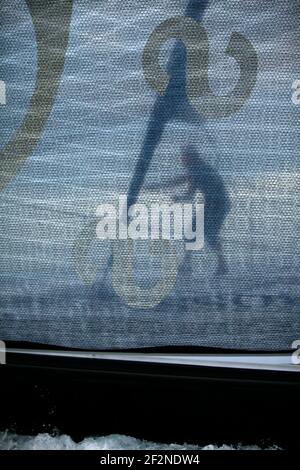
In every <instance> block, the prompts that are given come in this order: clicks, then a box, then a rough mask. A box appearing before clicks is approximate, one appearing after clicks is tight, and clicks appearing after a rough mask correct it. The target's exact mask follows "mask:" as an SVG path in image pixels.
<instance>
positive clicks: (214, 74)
mask: <svg viewBox="0 0 300 470" xmlns="http://www.w3.org/2000/svg"><path fill="white" fill-rule="evenodd" d="M42 3H43V2H41V5H42ZM185 6H186V2H185V1H180V0H169V1H167V0H164V1H159V2H158V1H157V2H153V1H150V0H149V1H148V0H147V1H143V2H140V1H138V0H124V1H123V2H119V1H116V0H107V1H105V0H103V1H96V0H80V1H74V5H73V12H72V20H71V28H70V38H69V46H68V49H67V52H66V63H65V68H64V72H63V75H62V79H61V83H60V86H59V90H58V94H57V96H56V98H55V102H54V106H53V109H52V112H51V115H50V117H49V119H48V121H47V123H46V126H45V129H44V131H43V133H42V136H41V139H40V140H39V143H38V145H37V146H36V148H35V149H34V151H33V153H32V154H31V155H30V157H29V158H28V159H27V161H26V163H25V164H24V166H23V167H22V169H21V171H20V172H19V173H18V174H17V175H16V177H15V178H14V179H13V180H12V181H11V183H10V184H9V185H7V186H6V188H4V189H3V190H2V192H1V193H0V289H1V290H0V338H1V339H2V340H18V341H33V342H39V343H46V344H52V345H61V346H66V347H77V348H97V349H107V348H132V347H134V348H135V347H144V346H159V345H195V346H197V345H199V346H212V347H224V348H242V349H265V350H270V349H272V350H279V349H281V350H282V349H289V348H290V347H291V343H292V341H293V340H295V339H298V338H299V337H300V321H299V318H300V291H299V280H300V276H299V267H300V257H299V250H300V247H299V241H300V236H299V229H300V223H299V222H300V214H299V202H300V201H299V190H300V174H299V171H300V159H299V138H300V136H299V113H300V106H299V107H297V106H295V105H294V104H293V103H292V100H291V95H292V82H293V81H294V80H296V79H300V48H299V45H300V41H299V31H300V26H299V24H300V23H299V13H300V6H299V2H298V1H296V0H295V1H293V0H290V1H287V0H274V1H273V2H270V1H268V0H251V1H250V0H249V1H238V0H226V1H225V0H224V1H223V0H212V1H211V2H209V6H208V8H207V11H206V13H205V16H204V20H203V25H204V26H205V28H206V29H207V31H208V34H209V40H210V44H211V47H210V80H211V82H210V83H211V86H212V88H213V89H214V91H215V93H216V94H217V93H220V94H221V93H226V92H228V91H229V90H231V89H232V88H233V87H234V85H235V83H236V81H237V80H238V77H239V69H238V67H237V66H236V64H235V62H234V60H233V59H231V58H230V57H229V56H227V55H225V54H224V49H225V48H226V46H227V44H228V41H229V38H230V35H231V33H232V32H233V31H238V32H240V33H242V34H244V36H245V37H247V38H248V39H249V40H250V41H251V42H252V44H253V45H254V47H255V48H256V50H257V53H258V58H259V70H258V77H257V84H256V87H255V89H254V91H253V92H252V95H251V97H250V99H249V101H247V103H246V104H245V105H244V107H243V108H242V110H241V111H240V112H238V113H237V114H235V115H232V116H230V117H229V118H224V119H219V120H215V121H208V122H206V123H205V126H203V125H202V124H200V123H199V124H191V123H188V122H171V123H169V124H168V126H167V128H166V129H165V132H164V136H163V139H162V141H161V143H160V145H159V148H158V149H157V151H156V153H155V155H154V158H153V161H152V162H151V166H150V169H149V172H148V174H147V178H146V182H147V183H149V182H153V181H157V180H161V181H164V180H168V179H169V178H171V177H173V176H175V175H179V174H182V169H181V166H180V158H179V154H180V147H181V145H182V144H184V143H186V142H190V141H192V142H194V143H195V144H196V145H197V147H198V149H199V150H201V152H202V153H203V154H204V155H205V158H206V159H207V161H208V162H210V164H212V165H213V166H214V167H215V168H216V169H217V171H218V172H219V173H220V174H221V175H222V177H223V179H224V182H225V184H226V185H227V189H228V191H229V194H230V198H231V202H232V210H231V212H230V214H229V216H228V218H227V220H226V223H225V225H224V227H223V230H222V239H223V242H224V250H225V254H226V257H227V260H228V263H229V268H230V269H229V273H228V274H227V275H226V276H224V277H222V278H218V279H217V278H215V276H214V271H215V263H216V261H215V256H214V254H213V253H212V252H211V251H210V249H209V247H207V246H206V247H205V248H204V250H202V251H200V252H198V253H196V254H194V255H193V259H192V264H191V266H190V269H189V270H186V271H184V270H182V271H181V272H180V274H179V275H178V277H177V283H176V286H175V287H174V289H173V290H172V292H171V294H170V295H169V296H168V297H167V298H166V299H165V300H164V301H163V302H162V303H161V304H160V305H158V306H156V307H155V308H153V309H144V310H143V309H133V308H130V307H128V306H126V304H125V303H124V302H123V301H122V300H121V299H120V298H119V297H118V296H117V295H116V294H115V293H114V291H113V289H112V287H111V276H110V273H109V272H108V274H107V276H106V277H105V279H103V270H105V266H106V265H107V260H108V259H109V256H110V245H109V243H106V242H100V241H95V242H94V243H93V244H92V247H91V251H90V261H91V262H92V263H94V265H96V266H97V265H98V267H99V269H98V276H97V279H96V280H95V282H94V283H92V284H90V285H87V284H84V282H83V281H82V279H80V277H79V276H78V275H77V274H76V269H75V268H74V256H73V253H74V250H73V248H74V243H75V241H76V240H77V239H78V237H79V235H80V233H81V231H82V229H83V227H84V226H85V224H86V223H87V221H88V220H89V218H90V217H91V216H92V215H93V214H94V211H95V208H96V207H97V205H98V204H100V203H103V202H114V201H116V199H117V197H118V195H119V194H126V193H127V190H128V187H129V184H130V180H131V176H132V173H133V170H134V166H135V163H136V159H137V157H138V154H139V151H140V148H141V144H142V141H143V138H144V133H145V129H146V126H147V122H148V118H149V115H150V113H151V109H152V106H153V103H154V101H155V98H156V95H155V93H154V91H152V90H151V89H150V88H149V87H148V86H147V85H146V83H145V80H144V76H143V70H142V61H141V58H142V52H143V48H144V46H145V43H146V41H147V39H148V37H149V35H150V34H151V33H152V31H153V29H154V28H155V27H156V26H157V25H158V24H159V23H161V22H162V21H163V20H165V19H167V18H170V17H172V16H176V15H183V14H184V9H185ZM58 27H59V25H58ZM0 44H1V59H0V80H4V81H5V83H6V87H7V104H6V105H5V106H1V107H0V123H1V125H0V145H1V147H2V148H3V147H4V146H5V144H6V143H7V142H8V141H9V140H10V139H11V136H12V134H13V132H14V131H15V130H16V129H17V128H18V127H19V126H20V124H21V122H22V119H23V118H24V115H25V113H26V110H27V108H28V104H29V100H30V97H31V95H32V93H33V89H34V84H35V78H36V65H37V64H36V40H35V34H34V30H33V25H32V20H31V17H30V14H29V11H28V8H27V5H26V3H25V1H24V0H9V1H3V2H1V6H0ZM171 47H172V42H170V43H169V44H168V45H166V47H165V48H164V51H163V54H162V55H163V57H162V63H166V61H167V58H168V56H169V53H170V50H171ZM213 141H215V144H216V145H213V144H212V142H213ZM216 150H217V151H216ZM159 196H160V197H161V199H162V200H164V198H165V200H167V201H168V200H170V199H168V198H169V195H168V194H163V193H161V194H160V195H159ZM147 197H148V196H147V192H146V191H145V192H144V193H142V194H141V200H145V199H146V200H147ZM144 245H145V243H143V244H142V243H141V244H140V247H137V248H139V250H138V251H137V267H138V269H137V278H138V280H139V282H140V283H141V285H149V283H153V282H155V280H156V279H157V269H156V268H157V263H158V261H159V260H157V259H156V260H155V259H153V258H152V257H150V256H149V255H147V251H146V248H145V246H144ZM177 248H178V252H179V256H181V257H182V253H183V249H182V244H180V243H177ZM82 269H83V270H84V266H83V267H82Z"/></svg>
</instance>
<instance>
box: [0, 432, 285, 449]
mask: <svg viewBox="0 0 300 470" xmlns="http://www.w3.org/2000/svg"><path fill="white" fill-rule="evenodd" d="M269 449H270V450H275V449H278V447H276V446H272V447H269ZM0 450H261V448H260V447H259V446H256V445H251V446H249V445H248V446H243V445H241V444H238V445H225V444H224V445H221V446H217V445H214V444H210V445H206V446H204V447H202V446H198V445H190V444H182V445H180V444H160V443H155V442H150V441H144V440H139V439H135V438H134V437H129V436H122V435H119V434H111V435H109V436H99V437H87V438H85V439H84V440H83V441H81V442H78V443H76V442H74V441H73V440H72V439H71V437H70V436H67V435H50V434H48V433H43V434H38V435H37V436H21V435H17V434H14V433H12V432H8V431H6V432H1V433H0Z"/></svg>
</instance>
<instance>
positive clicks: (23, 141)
mask: <svg viewBox="0 0 300 470" xmlns="http://www.w3.org/2000/svg"><path fill="white" fill-rule="evenodd" d="M72 3H73V1H72V0H64V1H63V2H62V1H60V0H52V1H51V2H49V3H45V2H40V1H38V0H26V4H27V6H28V9H29V11H30V15H31V17H32V22H33V26H34V31H35V35H36V44H37V76H36V83H35V89H34V93H33V95H32V97H31V100H30V104H29V107H28V110H27V113H26V116H25V118H24V120H23V122H22V124H21V126H20V127H19V128H18V129H17V131H16V132H15V133H14V135H13V137H12V139H11V140H10V142H8V144H7V145H6V146H5V147H4V149H3V150H1V151H0V190H2V189H3V188H5V186H6V185H7V184H8V183H9V182H10V181H11V180H12V178H13V177H14V176H15V174H16V173H17V172H18V171H19V170H20V169H21V167H22V165H23V163H24V162H25V160H26V159H27V157H28V156H29V155H30V153H31V152H32V150H33V149H34V147H35V146H36V144H37V143H38V141H39V138H40V136H41V133H42V131H43V129H44V126H45V123H46V121H47V119H48V117H49V114H50V112H51V110H52V107H53V103H54V99H55V96H56V93H57V89H58V86H59V83H60V79H61V75H62V72H63V68H64V63H65V53H66V50H67V45H68V39H69V28H70V21H71V16H72Z"/></svg>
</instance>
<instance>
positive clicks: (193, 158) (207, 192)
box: [163, 144, 230, 276]
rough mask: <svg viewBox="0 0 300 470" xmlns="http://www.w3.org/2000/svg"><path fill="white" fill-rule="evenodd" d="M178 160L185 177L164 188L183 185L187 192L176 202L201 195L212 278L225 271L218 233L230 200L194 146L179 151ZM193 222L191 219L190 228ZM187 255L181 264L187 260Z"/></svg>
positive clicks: (213, 169) (217, 178)
mask: <svg viewBox="0 0 300 470" xmlns="http://www.w3.org/2000/svg"><path fill="white" fill-rule="evenodd" d="M181 161H182V164H183V165H184V167H185V170H186V175H185V176H184V177H182V176H181V177H178V178H175V179H174V180H172V181H171V182H167V183H165V184H164V185H163V186H164V187H176V186H178V185H180V184H182V183H183V182H187V184H188V189H187V191H186V193H185V194H183V195H182V196H175V197H174V201H176V202H187V201H190V200H192V199H193V197H194V195H195V193H196V191H200V192H201V193H202V194H203V196H204V240H205V242H207V243H208V245H209V246H210V248H211V249H212V250H213V251H214V252H215V253H216V255H217V263H218V265H217V270H216V275H217V276H220V275H223V274H226V273H227V272H228V268H227V264H226V260H225V257H224V253H223V247H222V241H221V238H220V231H221V228H222V225H223V223H224V221H225V219H226V217H227V215H228V213H229V211H230V200H229V196H228V194H227V191H226V188H225V185H224V183H223V180H222V178H221V176H220V175H219V174H218V173H217V171H216V170H215V168H213V167H212V166H211V165H209V164H208V163H207V162H205V161H204V159H203V158H201V156H200V155H199V153H198V151H197V149H196V147H195V146H193V145H191V144H189V145H186V146H185V147H183V148H182V153H181ZM194 224H195V220H193V227H194ZM190 255H191V252H187V254H186V258H185V261H187V259H188V258H189V257H190Z"/></svg>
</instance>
